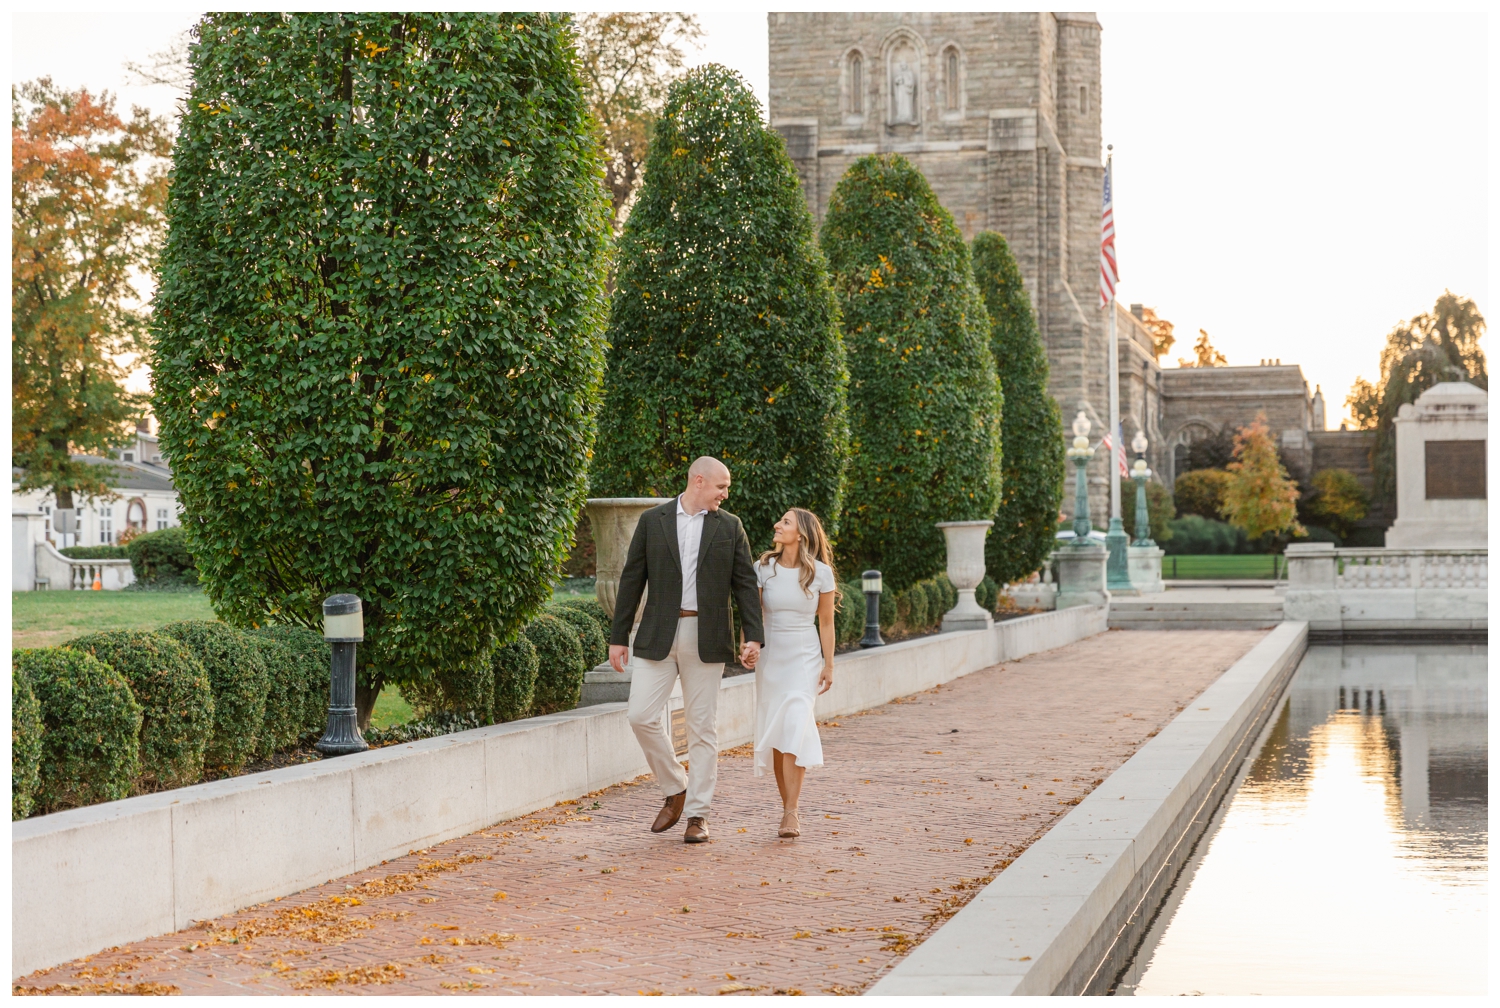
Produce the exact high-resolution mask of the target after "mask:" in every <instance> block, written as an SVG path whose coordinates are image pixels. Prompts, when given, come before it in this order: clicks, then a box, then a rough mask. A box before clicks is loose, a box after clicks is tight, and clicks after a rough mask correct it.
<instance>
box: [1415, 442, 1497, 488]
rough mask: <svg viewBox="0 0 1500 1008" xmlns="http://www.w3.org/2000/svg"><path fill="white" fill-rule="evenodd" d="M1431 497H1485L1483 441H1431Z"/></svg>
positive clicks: (1429, 470)
mask: <svg viewBox="0 0 1500 1008" xmlns="http://www.w3.org/2000/svg"><path fill="white" fill-rule="evenodd" d="M1425 444H1426V449H1427V452H1426V454H1427V499H1428V500H1484V499H1485V491H1484V475H1485V474H1484V445H1485V442H1483V441H1428V442H1426V443H1425Z"/></svg>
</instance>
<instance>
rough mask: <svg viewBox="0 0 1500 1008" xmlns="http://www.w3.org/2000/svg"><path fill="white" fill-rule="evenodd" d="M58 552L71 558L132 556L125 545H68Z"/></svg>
mask: <svg viewBox="0 0 1500 1008" xmlns="http://www.w3.org/2000/svg"><path fill="white" fill-rule="evenodd" d="M57 552H59V553H61V554H62V555H63V556H65V557H67V558H69V559H70V560H125V559H128V558H129V556H130V554H129V553H127V552H125V547H124V546H68V547H65V548H64V549H60V550H58V551H57Z"/></svg>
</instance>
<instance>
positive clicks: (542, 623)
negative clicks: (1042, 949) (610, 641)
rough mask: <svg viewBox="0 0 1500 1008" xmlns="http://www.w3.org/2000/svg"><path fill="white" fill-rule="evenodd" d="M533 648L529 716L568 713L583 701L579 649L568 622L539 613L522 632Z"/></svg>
mask: <svg viewBox="0 0 1500 1008" xmlns="http://www.w3.org/2000/svg"><path fill="white" fill-rule="evenodd" d="M522 633H524V634H525V635H526V638H527V639H528V640H529V641H531V643H532V646H533V647H535V648H536V655H537V676H536V695H535V696H534V697H533V698H532V701H531V714H532V715H533V716H536V715H540V714H552V713H555V712H557V711H565V710H572V709H573V708H574V707H577V706H578V701H579V700H581V699H582V698H583V675H584V673H585V672H586V671H587V669H586V667H585V666H584V664H583V648H582V647H581V646H580V645H579V643H578V631H577V630H576V629H575V628H574V627H573V625H572V624H571V623H564V622H563V621H562V620H560V619H558V618H557V617H556V616H553V615H550V614H548V613H542V614H541V615H540V616H538V617H537V618H536V619H534V620H532V621H531V622H530V623H528V624H526V628H525V629H524V630H523V631H522Z"/></svg>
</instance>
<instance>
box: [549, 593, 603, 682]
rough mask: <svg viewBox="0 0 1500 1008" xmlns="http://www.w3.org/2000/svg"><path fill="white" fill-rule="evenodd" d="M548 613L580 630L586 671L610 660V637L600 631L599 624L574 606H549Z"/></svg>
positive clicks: (579, 637) (579, 635)
mask: <svg viewBox="0 0 1500 1008" xmlns="http://www.w3.org/2000/svg"><path fill="white" fill-rule="evenodd" d="M546 611H547V612H549V613H551V614H552V615H554V616H556V617H557V618H558V619H560V620H562V621H563V622H564V623H569V624H571V625H572V626H574V627H575V628H577V630H578V646H579V647H580V648H581V649H582V650H583V664H584V667H585V670H587V669H591V668H593V667H594V666H596V665H602V664H603V663H604V662H605V661H606V660H608V658H609V637H608V635H607V634H605V633H604V632H602V631H601V630H600V629H599V622H598V621H597V620H595V619H594V617H592V616H590V615H589V614H588V613H586V612H584V611H583V610H582V609H578V608H576V607H574V606H558V605H553V606H548V607H547V609H546Z"/></svg>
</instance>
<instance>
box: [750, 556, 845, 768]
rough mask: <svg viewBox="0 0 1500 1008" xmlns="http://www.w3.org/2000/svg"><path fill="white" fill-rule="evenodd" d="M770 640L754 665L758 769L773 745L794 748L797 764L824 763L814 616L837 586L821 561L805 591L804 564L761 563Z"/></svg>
mask: <svg viewBox="0 0 1500 1008" xmlns="http://www.w3.org/2000/svg"><path fill="white" fill-rule="evenodd" d="M755 573H756V577H757V578H758V579H759V581H760V597H761V607H762V609H763V611H764V613H765V631H766V644H765V647H763V648H762V649H761V652H760V661H759V662H758V663H756V666H755V775H756V776H757V777H760V776H763V775H764V774H765V773H766V771H767V770H770V769H772V766H771V750H772V749H779V750H781V751H782V752H784V753H787V752H789V753H795V754H796V755H797V765H798V766H804V767H810V766H822V765H823V743H822V741H821V740H819V738H818V723H817V721H815V720H814V719H813V701H814V700H815V699H816V697H817V695H818V677H819V676H820V675H821V674H822V672H823V647H822V644H821V643H819V641H818V630H817V626H816V624H815V623H814V622H813V618H814V617H815V616H817V614H818V598H819V596H820V595H821V594H822V593H823V592H830V591H833V570H832V568H830V567H829V566H828V565H827V564H825V563H821V562H820V563H818V565H817V574H816V575H815V576H814V577H813V583H812V584H811V585H810V586H809V587H808V589H807V591H806V592H804V591H803V590H802V583H801V577H800V575H801V570H800V569H798V568H795V567H782V566H780V565H778V564H777V563H776V560H775V559H774V558H770V559H767V560H766V562H765V563H762V564H757V565H756V568H755Z"/></svg>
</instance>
